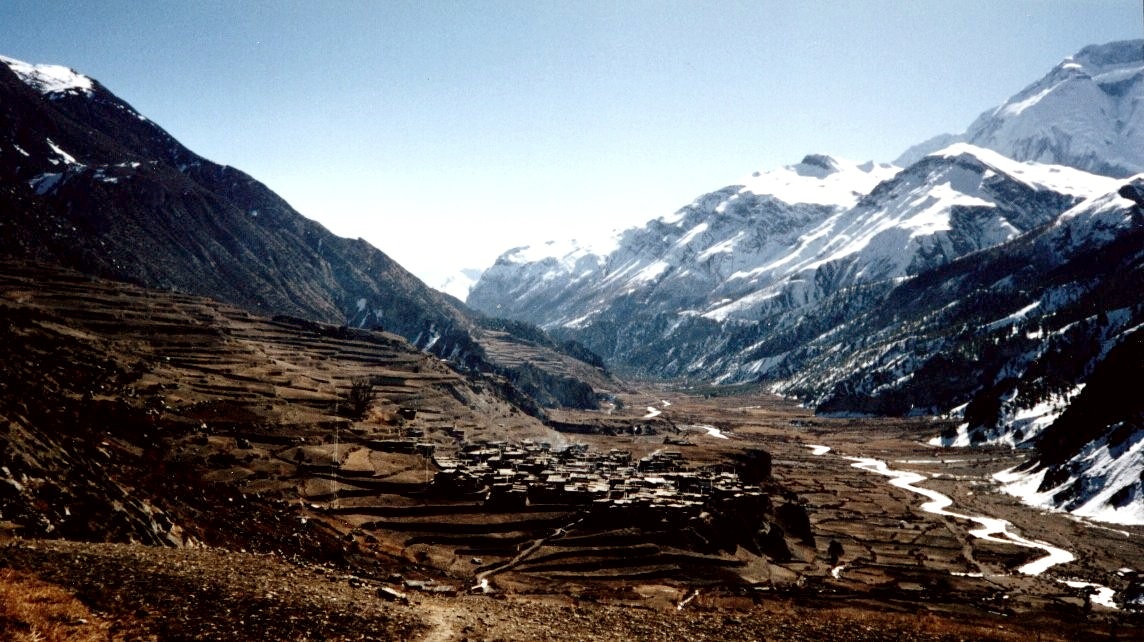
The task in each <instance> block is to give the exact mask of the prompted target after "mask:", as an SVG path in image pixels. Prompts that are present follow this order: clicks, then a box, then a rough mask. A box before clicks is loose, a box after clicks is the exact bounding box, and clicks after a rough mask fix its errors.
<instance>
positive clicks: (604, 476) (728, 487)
mask: <svg viewBox="0 0 1144 642" xmlns="http://www.w3.org/2000/svg"><path fill="white" fill-rule="evenodd" d="M434 462H435V463H436V464H437V466H438V467H439V469H440V471H439V472H438V473H437V476H436V478H435V479H434V486H435V487H437V488H438V489H439V490H441V491H442V492H451V493H463V494H470V495H472V496H483V497H484V498H485V500H486V502H488V503H489V504H490V505H495V506H503V507H505V508H519V507H524V506H530V505H531V506H536V505H580V506H590V507H593V508H600V509H615V508H625V509H641V508H642V509H652V510H657V511H658V510H663V511H673V512H674V511H680V512H683V513H687V514H692V515H699V514H700V513H701V512H702V511H703V508H704V506H705V505H707V504H708V503H709V502H710V501H711V500H712V499H721V498H727V497H742V496H755V495H761V494H762V493H761V491H760V490H759V489H758V487H755V488H748V487H747V486H746V485H745V484H744V483H743V482H742V481H741V480H740V479H739V476H738V474H736V473H735V472H733V471H731V470H728V467H726V466H723V467H722V468H721V469H720V468H715V467H711V468H703V469H698V470H689V469H688V468H687V467H686V462H685V461H684V459H683V456H682V455H681V454H680V453H678V452H672V451H666V452H664V451H656V452H654V453H652V454H651V455H648V456H647V457H644V458H643V459H639V460H634V459H633V457H632V455H631V453H629V452H627V451H622V450H615V449H613V450H610V451H608V452H595V451H590V450H589V449H588V448H587V447H586V446H584V445H579V444H577V445H572V446H568V447H567V448H563V449H560V450H554V449H553V448H552V447H551V445H550V444H548V443H537V442H532V441H528V440H526V441H524V442H522V443H520V444H510V443H507V442H482V443H477V444H471V445H468V446H465V447H464V448H463V449H462V450H461V451H460V452H459V453H457V454H456V455H455V456H448V457H446V456H441V455H436V456H434Z"/></svg>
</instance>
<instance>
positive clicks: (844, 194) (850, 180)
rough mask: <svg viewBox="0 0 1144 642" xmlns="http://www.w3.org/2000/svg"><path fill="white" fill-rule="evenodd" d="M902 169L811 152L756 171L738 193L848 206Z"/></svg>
mask: <svg viewBox="0 0 1144 642" xmlns="http://www.w3.org/2000/svg"><path fill="white" fill-rule="evenodd" d="M899 171H901V168H899V167H896V166H894V165H886V164H876V163H872V162H868V163H862V164H855V163H851V162H849V161H844V160H839V159H835V158H832V157H830V156H825V155H820V154H811V155H809V156H807V157H805V158H803V159H802V162H800V163H798V164H796V165H787V166H786V167H782V168H780V169H776V170H771V171H766V172H755V173H754V174H752V175H751V176H750V177H748V178H746V179H744V180H743V183H742V185H743V187H742V189H741V190H740V191H741V192H750V193H752V194H758V195H761V196H762V195H766V196H773V197H775V198H777V199H778V200H780V201H784V202H786V203H790V204H792V205H795V204H800V203H807V204H813V205H837V206H839V207H851V206H853V205H854V204H855V203H857V202H858V199H859V198H861V197H862V196H863V195H864V194H867V193H869V192H870V190H872V189H873V188H874V186H875V185H877V184H878V183H881V182H882V181H884V180H888V179H890V178H893V177H894V175H895V174H897V173H898V172H899Z"/></svg>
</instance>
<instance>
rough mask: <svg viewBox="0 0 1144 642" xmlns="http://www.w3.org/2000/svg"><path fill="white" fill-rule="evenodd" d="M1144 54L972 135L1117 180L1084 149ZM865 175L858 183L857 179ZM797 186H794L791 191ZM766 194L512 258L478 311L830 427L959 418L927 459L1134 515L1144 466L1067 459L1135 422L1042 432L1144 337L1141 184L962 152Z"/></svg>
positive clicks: (711, 199)
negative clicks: (985, 461)
mask: <svg viewBox="0 0 1144 642" xmlns="http://www.w3.org/2000/svg"><path fill="white" fill-rule="evenodd" d="M1142 44H1144V43H1114V44H1112V45H1106V46H1099V47H1089V48H1086V49H1085V50H1083V51H1082V52H1080V53H1079V54H1077V56H1075V57H1074V58H1072V59H1070V60H1069V61H1066V63H1065V64H1062V65H1061V66H1060V67H1058V68H1057V69H1055V70H1054V71H1053V72H1052V73H1050V75H1049V76H1048V77H1046V78H1045V79H1043V80H1042V81H1040V82H1038V83H1035V84H1034V85H1033V86H1031V87H1030V88H1029V89H1026V90H1025V91H1023V92H1021V93H1019V94H1018V95H1017V96H1015V97H1014V98H1013V99H1011V100H1010V101H1008V102H1007V103H1006V105H1005V106H1002V107H1001V108H998V109H997V110H994V111H992V112H989V113H990V114H992V116H991V117H990V118H993V120H989V119H987V118H985V117H983V118H982V119H980V120H979V121H978V122H977V123H976V124H975V125H974V126H973V127H972V128H971V131H973V132H978V133H979V134H980V135H978V136H977V137H975V138H973V140H975V141H983V142H986V143H988V144H990V145H993V146H995V147H1001V148H1004V149H1005V150H1006V151H1010V150H1013V149H1017V148H1018V147H1020V149H1017V151H1016V152H1013V153H1015V154H1016V155H1017V156H1018V157H1019V158H1020V157H1021V155H1022V154H1024V155H1025V156H1028V155H1030V154H1032V155H1033V156H1034V157H1035V158H1037V159H1040V160H1045V159H1047V158H1051V159H1055V160H1061V161H1062V162H1066V163H1070V164H1074V165H1080V166H1083V167H1086V168H1088V169H1090V170H1093V169H1095V170H1099V171H1101V172H1107V173H1109V174H1113V175H1117V176H1119V175H1123V174H1125V173H1130V172H1131V171H1133V169H1134V168H1135V167H1136V165H1134V164H1133V163H1134V162H1135V161H1132V160H1131V158H1132V157H1131V154H1130V153H1129V151H1130V148H1131V147H1132V146H1133V145H1130V144H1127V143H1126V147H1124V148H1123V149H1121V148H1119V147H1115V145H1114V146H1113V147H1099V146H1096V147H1094V146H1093V145H1095V143H1093V142H1092V141H1089V140H1088V139H1087V138H1085V137H1086V136H1088V135H1089V134H1090V133H1092V132H1094V131H1096V132H1104V133H1103V134H1100V138H1101V140H1104V139H1107V140H1108V141H1113V142H1116V144H1119V141H1121V140H1125V137H1128V138H1129V139H1130V138H1131V136H1132V135H1135V134H1133V133H1132V132H1135V131H1136V128H1137V127H1138V126H1139V125H1140V122H1141V120H1140V119H1141V116H1139V115H1135V112H1134V111H1132V110H1133V107H1132V105H1133V104H1134V101H1133V99H1132V96H1133V95H1135V94H1134V93H1133V92H1136V91H1138V90H1139V88H1140V87H1141V84H1140V82H1139V79H1140V77H1141V73H1142V72H1141V68H1142V67H1144V55H1141V53H1140V48H1141V45H1142ZM1086 88H1087V89H1086ZM1109 101H1111V102H1109ZM1065 105H1069V106H1071V107H1070V109H1071V111H1069V110H1064V106H1065ZM1018 107H1020V108H1018ZM986 121H988V123H992V124H988V123H987V122H986ZM1074 130H1075V131H1074ZM987 131H989V132H993V133H992V134H991V136H992V138H988V137H986V136H985V134H983V133H981V132H987ZM1022 132H1040V133H1042V134H1045V135H1050V136H1053V137H1055V138H1053V140H1054V141H1056V143H1053V144H1049V143H1043V144H1042V143H1034V142H1031V140H1032V139H1021V138H1020V136H1019V134H1021V133H1022ZM987 138H988V139H987ZM1018 140H1023V141H1025V142H1023V143H1021V144H1020V145H1018V144H1017V142H1016V141H1018ZM998 141H1003V142H1005V144H1001V143H999V142H998ZM1062 141H1064V142H1067V141H1071V143H1070V144H1069V145H1065V144H1064V142H1062ZM944 142H947V143H948V142H950V141H949V140H946V141H944ZM1057 143H1060V144H1057ZM1129 143H1130V141H1129ZM1109 144H1110V145H1112V144H1113V143H1112V142H1110V143H1109ZM1021 150H1024V151H1021ZM1030 150H1041V151H1044V154H1040V152H1038V153H1037V154H1033V152H1032V151H1030ZM1046 150H1047V151H1046ZM1126 150H1129V151H1126ZM1049 152H1052V153H1051V154H1050V153H1049ZM1065 152H1068V153H1067V154H1066V153H1065ZM1038 154H1040V155H1038ZM1054 154H1056V155H1054ZM1058 157H1059V158H1058ZM1086 158H1087V159H1088V160H1087V161H1085V162H1081V161H1082V160H1084V159H1086ZM1096 158H1099V159H1104V160H1105V161H1107V163H1105V164H1100V163H1097V162H1095V161H1094V160H1093V159H1096ZM862 173H865V175H866V177H867V182H865V183H863V182H860V181H854V180H852V179H851V178H849V177H858V176H862ZM792 176H797V177H800V180H803V181H805V183H804V185H803V188H802V189H799V190H797V191H792V190H790V189H786V188H785V186H786V185H787V183H789V181H787V180H785V178H784V177H792ZM755 178H756V179H759V178H762V179H763V180H762V181H761V183H759V184H758V185H757V186H756V187H753V188H752V187H751V186H749V185H748V184H744V185H740V186H733V187H729V188H724V189H722V190H719V191H716V192H712V193H710V194H707V195H704V196H702V197H700V198H699V199H697V200H696V201H695V202H694V203H692V204H691V205H689V206H687V207H685V208H683V209H681V210H680V211H679V212H678V213H676V214H675V215H672V216H667V217H661V218H660V219H656V220H654V221H651V222H649V223H648V224H647V225H646V226H645V227H643V228H636V229H633V230H629V231H627V232H625V233H624V234H623V235H622V236H621V237H620V238H619V239H618V240H617V246H616V247H615V248H613V249H610V250H609V251H606V252H601V253H592V252H588V251H584V250H581V249H575V250H573V251H571V252H566V253H564V254H563V255H562V256H560V257H546V258H538V257H536V256H535V255H536V250H532V249H517V250H513V251H510V252H508V253H506V254H505V255H503V256H502V257H501V259H500V260H498V262H497V264H496V265H494V266H493V267H491V268H490V269H489V270H488V271H486V273H485V274H484V275H483V276H482V278H481V281H480V282H478V284H477V286H476V287H475V288H474V289H473V291H472V294H471V295H470V297H469V302H470V304H472V305H473V306H474V307H477V308H478V309H484V310H490V311H491V310H495V311H497V312H498V313H501V314H505V315H507V316H510V317H512V318H520V319H525V320H528V321H530V322H532V323H536V324H538V325H541V326H542V327H545V328H547V329H549V330H550V331H551V332H553V333H555V334H557V335H559V336H563V337H568V338H574V339H576V340H578V341H581V342H583V343H584V344H586V345H587V346H588V347H590V348H591V349H593V350H594V351H596V352H598V353H599V354H601V355H603V356H604V357H605V359H606V360H607V361H608V362H609V363H611V364H613V365H614V366H615V367H617V368H623V369H628V370H630V371H635V372H638V373H641V374H645V375H652V376H662V377H685V378H690V379H694V380H702V381H717V382H742V381H763V382H767V383H769V384H770V385H771V386H772V388H773V389H774V390H776V391H779V392H782V393H785V394H790V395H795V396H797V397H799V398H801V399H804V400H806V401H808V402H809V403H811V404H814V405H815V407H817V408H818V410H819V411H820V412H824V413H844V414H856V413H857V414H891V415H903V414H934V413H938V414H942V413H945V414H951V415H952V416H956V417H961V418H963V419H964V422H963V425H962V426H961V427H960V429H959V430H957V431H953V432H951V433H948V434H944V435H942V436H941V437H938V438H936V439H935V443H941V444H947V445H969V444H976V443H1008V444H1014V445H1036V446H1038V447H1039V448H1041V449H1042V458H1041V460H1040V464H1038V465H1035V466H1034V469H1035V471H1034V472H1033V473H1030V474H1040V475H1043V479H1042V480H1041V481H1038V482H1037V484H1035V485H1036V486H1038V488H1040V490H1039V491H1038V492H1040V493H1041V494H1040V495H1039V497H1040V498H1041V500H1042V501H1041V503H1042V504H1045V505H1052V506H1060V507H1067V508H1076V509H1079V508H1081V507H1082V506H1084V507H1086V508H1085V510H1086V511H1087V512H1088V513H1090V514H1101V515H1102V516H1105V517H1108V516H1109V515H1110V514H1112V513H1118V514H1119V515H1120V519H1133V520H1144V511H1142V510H1141V507H1144V487H1141V482H1140V480H1139V479H1138V478H1137V473H1138V471H1140V470H1142V469H1144V460H1142V459H1141V458H1140V455H1139V453H1138V451H1136V450H1134V449H1132V448H1128V449H1127V450H1125V449H1123V448H1122V449H1119V450H1117V449H1115V448H1114V449H1113V450H1114V451H1115V452H1114V453H1113V454H1112V455H1109V457H1108V459H1110V460H1114V461H1115V465H1114V468H1115V469H1116V470H1117V471H1122V472H1123V471H1136V472H1123V474H1121V473H1120V472H1118V473H1117V474H1115V475H1113V474H1111V473H1109V472H1108V470H1103V471H1099V470H1096V469H1092V470H1091V471H1090V470H1089V469H1090V468H1092V467H1090V466H1087V465H1085V464H1083V463H1078V462H1081V460H1083V459H1084V458H1086V457H1089V458H1090V459H1091V457H1090V455H1092V449H1093V448H1096V447H1097V446H1094V445H1093V444H1099V443H1104V442H1102V441H1101V440H1105V441H1108V440H1111V442H1115V443H1116V444H1119V445H1123V444H1125V443H1129V444H1134V443H1136V442H1135V441H1133V439H1135V437H1132V438H1129V437H1128V436H1130V435H1135V434H1136V432H1135V431H1137V430H1138V429H1140V428H1141V426H1140V419H1139V417H1138V416H1137V415H1138V413H1137V414H1133V413H1135V411H1134V410H1132V408H1134V406H1131V403H1130V402H1129V401H1127V400H1121V401H1118V402H1115V403H1113V404H1112V406H1113V407H1114V408H1115V409H1116V410H1115V411H1111V412H1110V413H1109V417H1110V419H1109V420H1108V422H1104V423H1100V422H1098V424H1099V425H1094V426H1091V428H1090V429H1089V430H1087V431H1086V432H1085V433H1084V434H1085V435H1087V437H1088V438H1086V439H1082V440H1078V439H1077V438H1076V437H1075V436H1074V437H1069V438H1063V437H1061V436H1060V435H1062V434H1065V433H1067V432H1068V429H1066V428H1064V427H1060V428H1052V426H1053V425H1054V422H1056V421H1057V420H1058V418H1059V420H1060V422H1063V423H1061V426H1065V425H1067V424H1068V422H1069V421H1070V420H1068V419H1066V416H1068V413H1067V412H1066V408H1068V407H1070V403H1071V402H1072V401H1073V400H1074V399H1075V400H1076V401H1077V403H1082V401H1081V400H1082V399H1083V398H1087V397H1094V398H1100V399H1108V398H1116V396H1115V395H1110V394H1109V393H1107V392H1100V391H1099V390H1094V389H1090V388H1088V387H1087V386H1086V383H1087V382H1088V381H1089V378H1090V377H1091V376H1095V375H1094V373H1096V372H1099V371H1101V368H1102V364H1103V363H1104V362H1105V360H1106V359H1107V358H1109V355H1112V354H1116V353H1117V350H1118V348H1117V346H1119V345H1121V344H1126V345H1131V341H1130V339H1131V337H1132V336H1134V332H1136V330H1137V328H1138V327H1139V326H1140V324H1141V323H1142V322H1144V316H1142V309H1141V306H1140V303H1139V293H1140V292H1144V283H1141V256H1142V252H1144V249H1142V247H1144V246H1142V232H1141V230H1142V228H1144V215H1142V213H1141V209H1140V205H1138V204H1137V203H1138V202H1139V201H1140V195H1141V194H1144V189H1142V186H1141V183H1140V181H1139V180H1138V179H1137V180H1136V181H1128V180H1125V179H1121V178H1117V177H1115V176H1108V175H1102V174H1099V173H1094V172H1093V171H1086V170H1083V169H1077V168H1075V167H1068V166H1066V165H1063V164H1062V165H1057V164H1045V163H1043V162H1031V161H1027V162H1018V161H1017V160H1014V159H1012V158H1010V157H1008V156H1007V155H1005V154H1001V153H998V152H996V151H992V150H990V149H986V148H984V147H980V146H976V145H972V144H968V143H964V142H953V144H951V145H949V146H948V147H945V148H943V149H940V150H938V151H936V152H933V153H930V154H928V155H924V156H920V157H918V158H916V159H914V160H912V162H910V163H909V164H908V166H906V167H905V168H904V169H901V170H898V169H897V168H891V167H886V168H878V167H876V166H872V165H866V166H853V165H848V164H845V163H842V162H839V161H835V160H833V159H829V158H827V157H820V156H819V157H808V158H807V159H806V160H804V161H803V163H801V164H800V165H797V166H792V167H790V168H785V169H783V170H779V171H777V172H771V173H768V174H760V175H759V176H758V177H755ZM839 184H847V185H854V186H855V187H853V188H851V189H850V190H849V191H850V192H852V193H850V194H847V193H845V192H841V193H840V192H839V191H837V190H835V189H834V188H835V186H837V185H839ZM826 195H830V196H826ZM1123 349H1127V348H1123ZM1112 363H1113V364H1121V365H1123V364H1124V363H1127V362H1126V361H1125V360H1123V359H1118V360H1114V361H1113V362H1112ZM1103 368H1104V369H1109V368H1111V369H1113V371H1114V372H1122V371H1123V368H1122V367H1120V366H1115V365H1105V366H1103ZM1115 380H1116V376H1111V377H1109V376H1105V377H1104V378H1097V379H1096V381H1095V382H1094V385H1095V386H1096V387H1097V388H1101V387H1104V386H1107V385H1108V383H1107V382H1110V381H1115ZM1102 381H1103V382H1106V383H1101V382H1102ZM1062 412H1064V414H1063V415H1062ZM1133 417H1136V418H1135V419H1133ZM1073 421H1075V420H1073ZM1114 432H1115V435H1116V436H1115V437H1112V434H1113V433H1114ZM1141 434H1144V431H1141ZM1054 435H1055V436H1054ZM1085 448H1088V450H1085ZM1078 458H1079V459H1078ZM1068 462H1071V463H1068ZM1109 465H1110V466H1113V464H1109ZM1046 471H1048V472H1046ZM1049 490H1052V491H1053V492H1052V493H1049V492H1048V491H1049ZM1046 498H1047V499H1046ZM1094 502H1095V503H1094ZM1109 507H1111V508H1109Z"/></svg>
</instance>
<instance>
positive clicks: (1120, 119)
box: [897, 40, 1144, 177]
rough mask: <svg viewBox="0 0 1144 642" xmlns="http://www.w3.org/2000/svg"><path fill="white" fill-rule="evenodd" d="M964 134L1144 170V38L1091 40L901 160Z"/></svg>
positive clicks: (1038, 154) (1025, 154)
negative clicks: (965, 124)
mask: <svg viewBox="0 0 1144 642" xmlns="http://www.w3.org/2000/svg"><path fill="white" fill-rule="evenodd" d="M959 141H964V142H969V143H972V144H973V145H976V146H978V147H985V148H988V149H992V150H995V151H997V152H1000V153H1001V154H1004V155H1005V156H1008V157H1009V158H1014V159H1017V160H1022V161H1037V162H1041V163H1050V164H1057V165H1068V166H1070V167H1076V168H1079V169H1083V170H1086V171H1090V172H1094V173H1097V174H1104V175H1107V176H1117V177H1127V176H1131V175H1133V174H1136V173H1139V172H1144V40H1129V41H1122V42H1113V43H1110V44H1106V45H1092V46H1089V47H1085V48H1084V49H1082V50H1080V52H1078V53H1077V54H1076V55H1074V56H1071V57H1069V58H1066V59H1064V60H1063V61H1061V63H1060V64H1058V65H1057V66H1056V67H1054V68H1053V69H1052V71H1050V72H1049V73H1048V74H1047V75H1046V76H1045V77H1044V78H1041V79H1040V80H1038V81H1037V82H1035V83H1033V84H1032V85H1029V86H1028V87H1026V88H1025V89H1023V90H1022V91H1020V92H1019V93H1017V94H1016V95H1014V96H1013V97H1012V98H1010V99H1009V100H1007V101H1005V103H1004V104H1002V105H1001V106H999V107H997V108H996V109H991V110H989V111H986V112H985V113H983V114H981V116H979V117H978V118H977V120H975V121H974V122H973V123H972V124H971V125H970V126H969V128H968V129H967V130H966V131H965V132H964V133H962V134H960V135H956V136H954V135H949V134H944V135H942V136H939V137H936V138H934V139H932V140H930V141H926V142H925V143H922V144H920V145H918V146H916V147H914V148H911V149H910V150H908V151H907V152H906V153H905V154H903V155H902V156H901V157H900V158H899V159H898V161H897V162H898V163H900V164H910V163H913V162H914V161H916V160H918V159H919V158H920V157H921V156H924V155H925V154H927V153H929V152H931V151H933V150H936V149H938V148H940V147H946V146H948V145H950V144H951V143H954V142H959Z"/></svg>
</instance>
